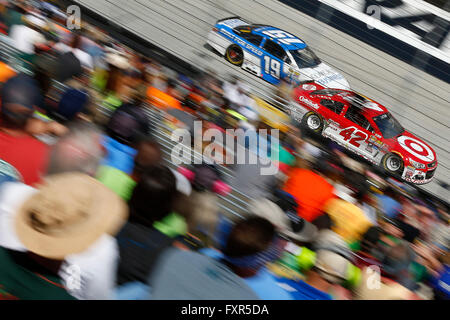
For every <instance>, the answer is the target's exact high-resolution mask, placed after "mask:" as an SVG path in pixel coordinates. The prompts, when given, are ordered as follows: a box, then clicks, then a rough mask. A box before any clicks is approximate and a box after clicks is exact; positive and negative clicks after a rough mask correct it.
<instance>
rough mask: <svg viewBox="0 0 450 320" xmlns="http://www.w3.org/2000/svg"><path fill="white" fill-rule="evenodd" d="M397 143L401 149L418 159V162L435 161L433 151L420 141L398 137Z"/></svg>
mask: <svg viewBox="0 0 450 320" xmlns="http://www.w3.org/2000/svg"><path fill="white" fill-rule="evenodd" d="M397 141H398V143H399V144H400V146H401V147H402V148H403V149H405V150H406V151H408V152H409V153H411V154H412V155H413V156H415V157H417V158H419V159H420V160H422V161H426V162H429V161H434V160H435V157H434V154H433V151H432V150H431V149H430V147H428V146H427V145H425V144H424V143H423V142H422V141H419V140H417V139H415V138H411V137H406V136H401V137H399V138H398V139H397Z"/></svg>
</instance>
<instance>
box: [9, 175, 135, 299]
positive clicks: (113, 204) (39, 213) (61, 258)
mask: <svg viewBox="0 0 450 320" xmlns="http://www.w3.org/2000/svg"><path fill="white" fill-rule="evenodd" d="M19 208H20V209H17V212H15V213H14V221H13V223H14V225H15V226H16V232H17V236H18V238H19V240H20V242H21V243H23V245H24V247H25V248H26V249H25V251H14V250H8V249H6V248H4V247H0V259H1V264H2V268H1V270H0V284H1V285H2V291H3V295H6V297H8V298H10V299H53V300H60V299H73V296H71V295H70V294H69V292H68V291H66V290H68V289H66V288H67V286H68V285H69V283H68V282H63V279H62V277H61V275H60V274H59V272H60V271H61V270H62V269H63V268H64V266H63V265H64V264H65V263H66V262H65V259H67V257H68V256H69V255H73V254H79V253H82V252H84V251H86V250H88V249H89V247H90V246H91V245H92V244H93V243H94V242H95V241H96V240H98V239H99V238H100V237H101V236H102V235H103V234H105V233H110V234H114V233H115V232H117V230H118V229H119V228H120V226H121V225H122V224H123V222H124V221H125V219H126V216H127V208H126V206H125V204H124V203H123V202H122V201H121V200H120V199H119V198H118V197H117V196H115V195H114V194H113V193H112V192H111V191H109V190H108V189H107V188H105V187H103V186H102V185H101V184H100V183H99V182H97V181H96V180H95V179H93V178H90V177H88V176H87V175H83V174H75V173H70V174H62V175H56V176H52V177H49V178H48V179H47V180H46V182H45V184H44V185H41V186H40V187H39V189H37V190H35V192H34V193H33V194H32V195H30V196H29V197H28V198H27V199H26V200H25V201H24V203H23V205H21V206H19ZM56 208H57V209H56ZM80 226H83V227H80ZM61 235H62V236H61ZM74 270H75V269H73V270H72V274H71V277H75V278H74V279H75V283H71V285H73V286H75V287H79V286H81V285H82V283H81V279H80V278H79V277H81V276H82V274H80V273H78V274H74V272H80V270H79V269H78V270H75V271H74ZM77 277H78V278H77ZM77 280H78V281H77Z"/></svg>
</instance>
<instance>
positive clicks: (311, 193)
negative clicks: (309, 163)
mask: <svg viewBox="0 0 450 320" xmlns="http://www.w3.org/2000/svg"><path fill="white" fill-rule="evenodd" d="M283 190H284V191H286V192H288V193H290V194H291V195H293V196H294V197H295V199H296V200H297V201H298V204H299V206H298V210H297V213H298V215H299V216H300V217H302V218H304V219H305V220H306V221H309V222H311V221H313V220H315V219H316V218H317V217H318V216H320V215H321V214H322V213H323V211H322V209H323V207H324V206H325V203H326V202H327V201H328V200H330V199H332V198H334V197H335V196H334V188H333V186H332V185H331V184H330V183H329V182H328V181H327V180H326V179H325V177H324V176H323V175H322V174H320V173H319V172H318V171H315V172H314V171H312V170H309V169H301V168H294V169H292V170H291V171H290V172H289V175H288V180H287V182H286V184H285V186H284V189H283Z"/></svg>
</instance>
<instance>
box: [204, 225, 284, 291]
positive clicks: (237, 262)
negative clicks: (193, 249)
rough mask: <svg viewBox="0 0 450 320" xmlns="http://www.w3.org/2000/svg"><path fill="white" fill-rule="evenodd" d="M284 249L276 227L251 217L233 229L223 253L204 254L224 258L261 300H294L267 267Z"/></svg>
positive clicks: (207, 250)
mask: <svg viewBox="0 0 450 320" xmlns="http://www.w3.org/2000/svg"><path fill="white" fill-rule="evenodd" d="M282 246H283V241H282V240H281V239H279V238H278V237H277V236H276V228H275V226H274V225H273V224H272V223H271V222H269V221H268V220H266V219H264V218H261V217H250V218H248V219H246V220H243V221H240V222H238V223H237V224H236V225H235V226H234V227H233V229H232V230H231V233H230V235H229V236H228V239H227V242H226V245H225V248H223V253H220V252H218V251H213V250H212V249H206V250H203V253H204V254H207V255H209V256H212V257H214V258H215V259H218V260H219V259H223V261H224V262H225V264H226V265H227V266H228V267H229V268H230V269H231V270H233V272H234V273H235V274H236V275H238V276H239V277H241V278H243V279H244V281H245V282H246V283H247V285H248V286H249V287H250V288H252V289H253V291H254V292H255V293H256V294H257V295H258V297H259V298H260V299H262V300H291V299H292V297H291V296H290V295H289V293H288V292H287V291H285V290H283V289H282V288H281V287H280V286H278V285H277V281H276V278H275V276H273V275H272V274H271V273H270V272H269V271H268V270H267V269H266V267H265V265H266V264H267V263H268V262H272V261H274V260H276V259H277V258H278V257H279V256H280V254H281V250H282Z"/></svg>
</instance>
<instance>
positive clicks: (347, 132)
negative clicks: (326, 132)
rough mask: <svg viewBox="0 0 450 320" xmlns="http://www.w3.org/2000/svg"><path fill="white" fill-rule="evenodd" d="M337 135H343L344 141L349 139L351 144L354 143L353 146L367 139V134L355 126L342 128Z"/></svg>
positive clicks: (358, 145)
mask: <svg viewBox="0 0 450 320" xmlns="http://www.w3.org/2000/svg"><path fill="white" fill-rule="evenodd" d="M339 135H341V136H342V137H344V141H349V140H350V141H349V143H350V144H351V145H354V146H355V147H357V148H359V147H360V145H361V144H360V143H359V142H360V141H364V140H366V139H367V134H366V133H364V132H362V131H359V130H358V129H356V128H353V127H350V128H347V129H344V130H342V131H341V132H340V133H339Z"/></svg>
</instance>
